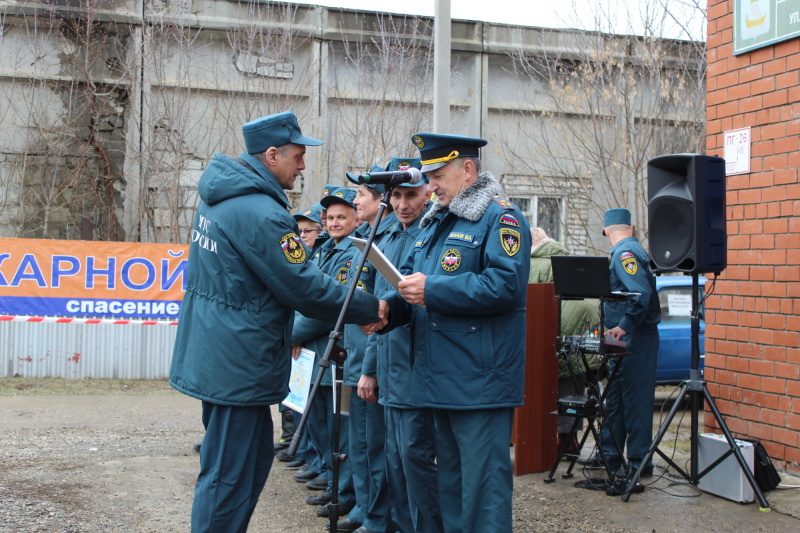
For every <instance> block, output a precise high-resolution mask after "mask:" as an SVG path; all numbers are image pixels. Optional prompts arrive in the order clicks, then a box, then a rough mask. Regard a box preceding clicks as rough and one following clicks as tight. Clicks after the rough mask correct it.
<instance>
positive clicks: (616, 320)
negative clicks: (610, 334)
mask: <svg viewBox="0 0 800 533" xmlns="http://www.w3.org/2000/svg"><path fill="white" fill-rule="evenodd" d="M649 261H650V258H649V256H648V255H647V252H645V251H644V248H642V246H641V245H640V244H639V241H638V240H637V239H636V237H628V238H626V239H622V240H621V241H619V242H618V243H617V244H616V245H614V247H613V248H611V265H610V266H609V269H610V271H611V290H612V291H627V292H638V293H641V296H639V297H638V298H636V300H635V301H633V302H632V303H614V302H609V303H606V304H605V308H604V312H605V326H606V328H608V329H610V328H613V327H615V326H619V327H621V328H622V329H624V330H625V332H626V333H627V334H629V335H631V334H647V335H653V334H657V333H658V323H659V322H661V307H660V306H659V304H658V292H657V291H656V278H655V276H653V273H652V272H650V267H649V266H648V265H649Z"/></svg>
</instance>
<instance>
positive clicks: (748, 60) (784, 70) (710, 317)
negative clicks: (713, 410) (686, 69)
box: [705, 0, 800, 470]
mask: <svg viewBox="0 0 800 533" xmlns="http://www.w3.org/2000/svg"><path fill="white" fill-rule="evenodd" d="M706 100H707V139H706V148H707V153H708V154H709V155H715V156H718V157H724V153H723V132H724V131H727V130H732V129H737V128H742V127H747V126H749V127H751V128H752V130H751V135H752V144H751V161H750V173H749V174H742V175H737V176H730V177H728V179H727V222H728V225H727V230H728V267H727V269H726V270H725V271H724V272H723V273H722V275H721V276H720V278H719V280H718V281H717V283H716V289H715V291H714V296H712V297H710V298H709V299H708V302H707V304H708V306H707V307H708V313H707V317H706V344H705V350H706V363H705V364H706V374H705V377H706V379H707V380H708V384H709V385H708V387H709V391H710V392H711V395H712V397H714V398H715V400H716V403H717V406H718V407H719V409H720V411H721V412H722V414H723V417H724V419H725V422H726V423H727V424H728V427H729V428H730V430H731V432H732V433H733V434H734V436H737V437H739V436H742V437H750V438H754V439H759V440H761V441H762V443H763V444H764V445H765V446H766V448H767V451H768V452H769V454H770V456H771V457H772V458H773V459H776V460H777V461H779V462H780V463H784V462H785V463H787V464H785V465H784V466H786V467H787V468H789V469H794V470H797V469H800V348H798V347H799V346H800V179H798V175H799V174H800V38H795V39H792V40H789V41H784V42H781V43H778V44H775V45H771V46H767V47H765V48H761V49H758V50H755V51H752V52H747V53H745V54H742V55H739V56H734V55H733V1H732V0H708V93H707V98H706ZM705 422H706V425H707V428H706V429H708V430H713V429H716V422H715V420H714V417H713V416H711V414H710V412H708V413H707V414H706V418H705Z"/></svg>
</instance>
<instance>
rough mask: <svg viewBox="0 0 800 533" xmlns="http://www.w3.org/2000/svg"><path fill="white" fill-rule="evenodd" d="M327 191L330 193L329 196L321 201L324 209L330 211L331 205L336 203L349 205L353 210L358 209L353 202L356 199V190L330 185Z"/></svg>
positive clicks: (326, 188)
mask: <svg viewBox="0 0 800 533" xmlns="http://www.w3.org/2000/svg"><path fill="white" fill-rule="evenodd" d="M325 190H326V191H328V194H327V195H326V196H324V197H323V198H322V200H320V201H319V203H320V204H322V207H323V208H324V209H328V208H329V207H330V206H331V204H335V203H342V204H347V205H349V206H350V207H352V208H353V209H355V208H356V206H355V204H353V200H355V199H356V191H355V189H350V188H348V187H336V186H331V185H328V186H326V187H325Z"/></svg>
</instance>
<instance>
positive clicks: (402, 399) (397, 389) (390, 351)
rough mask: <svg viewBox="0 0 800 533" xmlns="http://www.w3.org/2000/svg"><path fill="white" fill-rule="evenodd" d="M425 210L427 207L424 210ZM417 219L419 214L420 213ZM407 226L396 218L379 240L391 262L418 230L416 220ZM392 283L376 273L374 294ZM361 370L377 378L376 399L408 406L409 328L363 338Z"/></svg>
mask: <svg viewBox="0 0 800 533" xmlns="http://www.w3.org/2000/svg"><path fill="white" fill-rule="evenodd" d="M426 212H427V210H426ZM420 218H421V216H420ZM416 222H417V223H415V224H413V225H411V226H410V227H409V228H408V229H403V224H402V223H401V222H400V221H397V223H396V224H394V226H392V227H391V228H390V230H389V232H388V233H387V235H386V237H385V238H384V239H383V240H382V241H381V251H382V252H383V253H384V255H385V256H386V257H387V258H388V259H389V260H390V261H391V262H392V263H393V264H395V265H402V264H403V263H404V262H405V259H406V258H407V257H408V256H409V255H411V250H412V249H413V247H414V243H415V242H416V239H417V236H418V235H419V234H420V232H421V231H422V228H420V227H419V224H418V222H419V220H417V221H416ZM391 290H392V286H391V285H390V284H389V282H388V281H387V280H386V278H384V277H383V276H382V275H381V274H380V273H378V274H377V275H376V279H375V293H374V294H375V296H377V297H378V298H381V297H382V296H383V295H384V294H386V293H388V292H390V291H391ZM361 373H362V374H364V375H367V376H372V377H377V378H378V401H379V402H380V403H381V404H383V405H387V406H389V407H401V408H402V407H408V405H407V404H406V402H407V401H408V400H407V398H408V385H409V382H410V380H411V327H410V326H409V325H404V326H398V327H397V328H395V329H393V330H392V331H389V332H388V333H386V334H385V335H371V336H369V337H368V339H367V348H366V354H365V355H364V361H363V364H362V368H361Z"/></svg>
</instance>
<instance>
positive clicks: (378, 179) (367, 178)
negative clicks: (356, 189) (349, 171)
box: [358, 167, 422, 186]
mask: <svg viewBox="0 0 800 533" xmlns="http://www.w3.org/2000/svg"><path fill="white" fill-rule="evenodd" d="M421 180H422V172H420V171H419V169H416V168H413V167H412V168H409V169H408V170H395V171H393V172H372V173H370V174H362V175H360V176H359V177H358V182H359V183H366V184H367V185H389V186H394V185H400V184H401V183H411V184H412V185H413V184H416V183H419V182H420V181H421Z"/></svg>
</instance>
